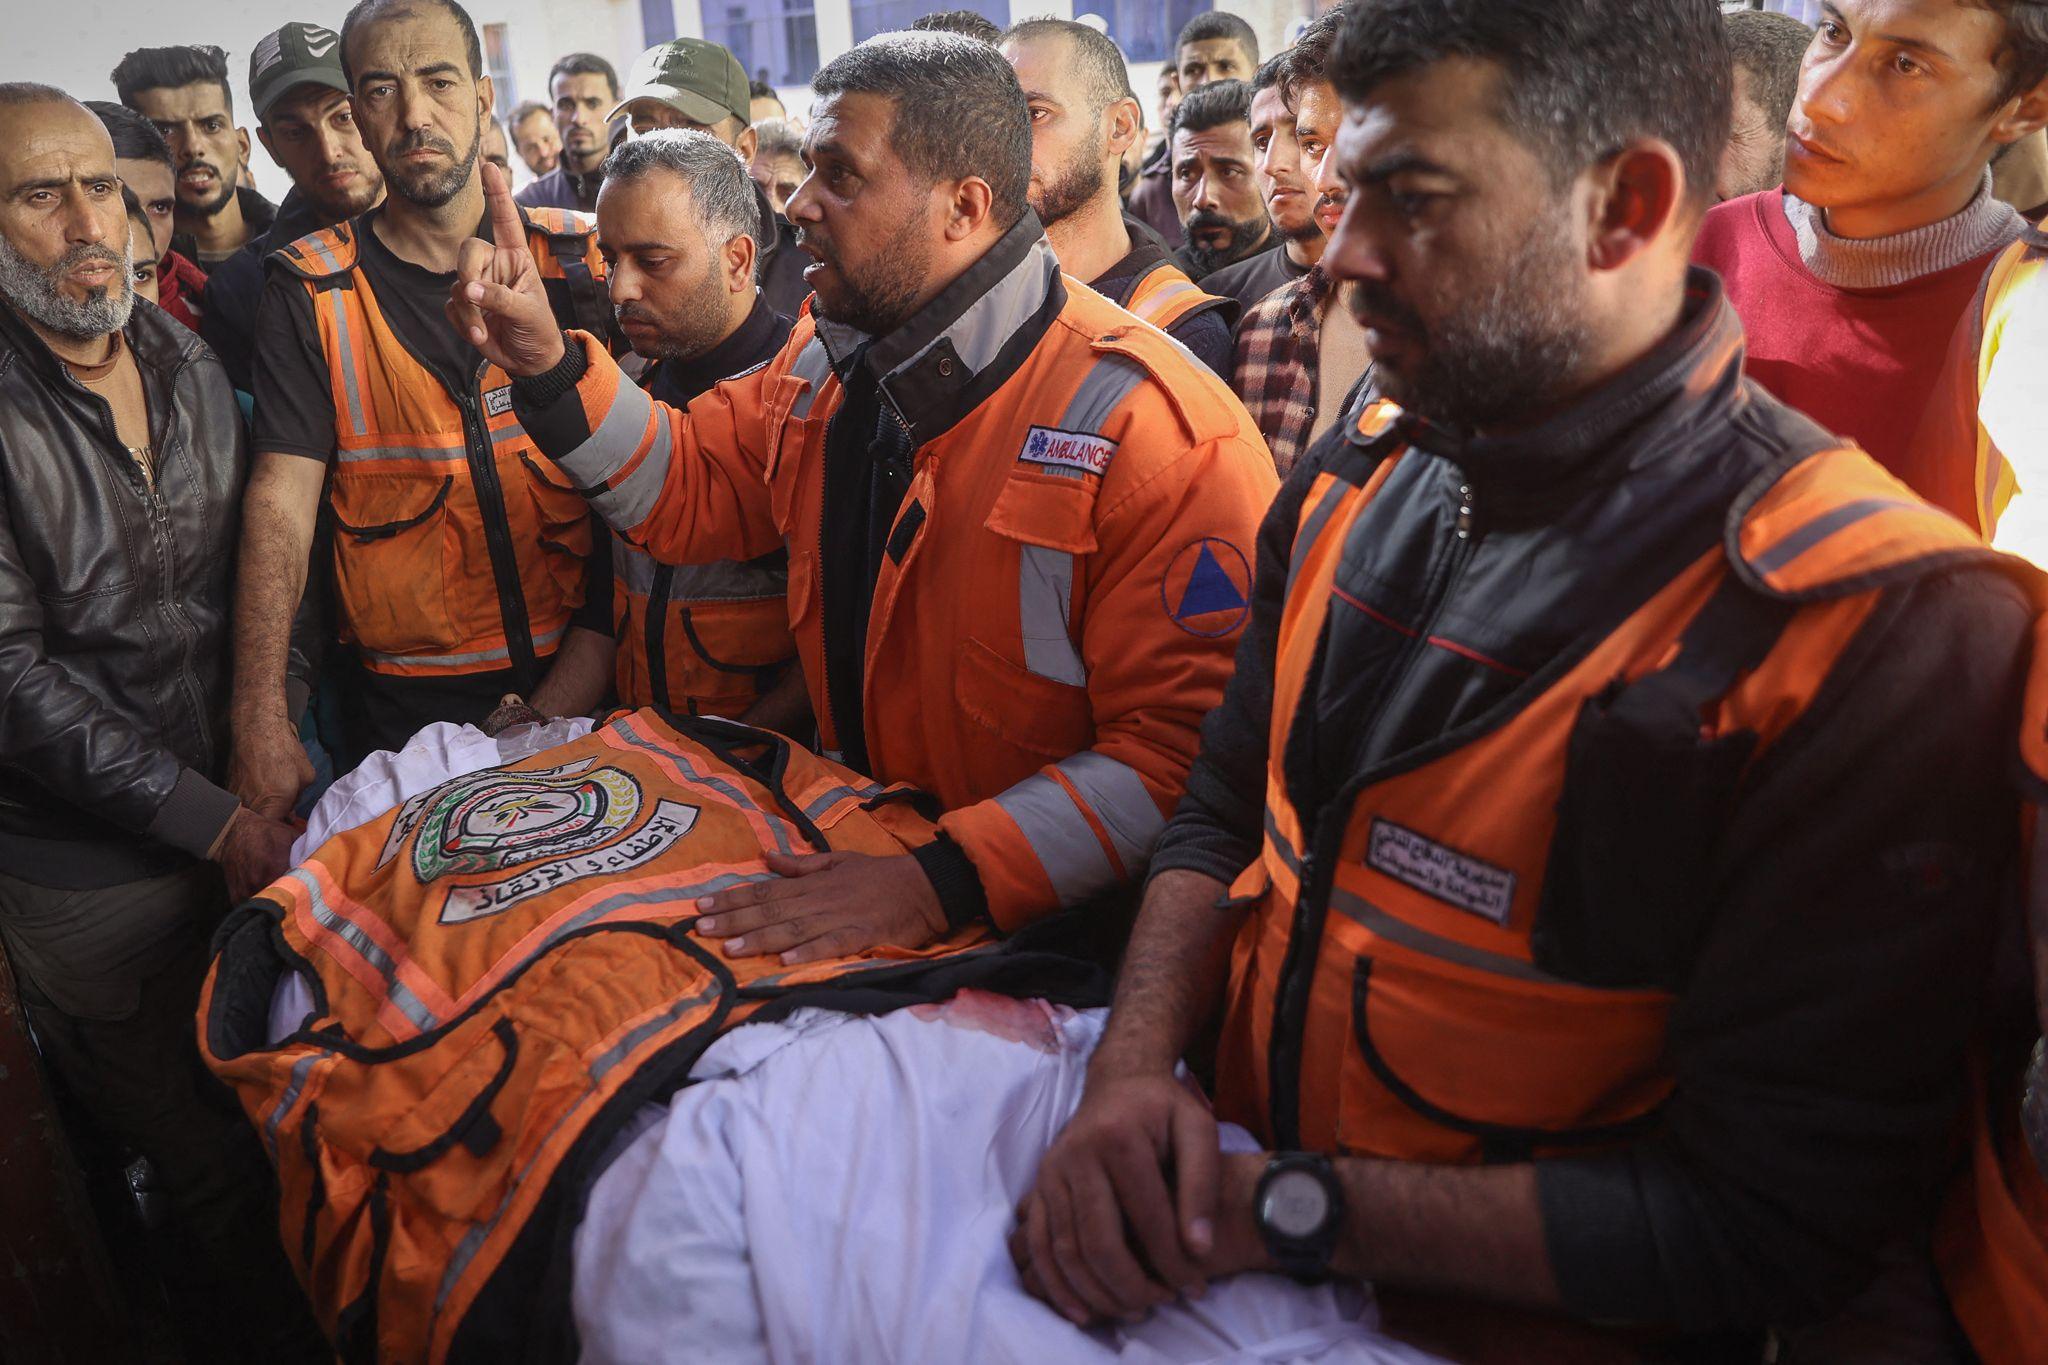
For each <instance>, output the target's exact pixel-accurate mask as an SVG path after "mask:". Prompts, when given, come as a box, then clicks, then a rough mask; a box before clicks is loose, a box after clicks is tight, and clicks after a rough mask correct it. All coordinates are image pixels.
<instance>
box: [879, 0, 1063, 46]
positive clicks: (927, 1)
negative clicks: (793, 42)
mask: <svg viewBox="0 0 2048 1365" xmlns="http://www.w3.org/2000/svg"><path fill="white" fill-rule="evenodd" d="M936 9H971V10H973V11H974V12H975V13H976V14H979V15H981V16H982V17H983V18H985V19H987V20H988V21H989V22H990V23H992V24H994V25H995V26H996V27H997V28H1008V27H1009V26H1010V0H853V40H854V41H855V42H856V43H860V42H866V41H867V40H868V39H869V38H872V37H874V36H875V35H876V34H877V33H893V32H895V31H896V30H897V29H903V28H909V27H910V21H911V20H913V19H917V18H921V17H923V16H924V15H927V14H930V13H931V12H932V11H933V10H936ZM1026 13H1029V11H1028V10H1027V11H1026Z"/></svg>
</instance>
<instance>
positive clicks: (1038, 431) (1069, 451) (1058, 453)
mask: <svg viewBox="0 0 2048 1365" xmlns="http://www.w3.org/2000/svg"><path fill="white" fill-rule="evenodd" d="M1114 454H1116V442H1115V441H1112V440H1108V439H1107V438H1105V437H1101V436H1090V435H1089V434H1088V433H1087V432H1085V431H1061V430H1059V429H1058V428H1057V427H1033V428H1031V430H1030V431H1029V432H1027V433H1026V434H1025V437H1024V449H1022V450H1021V451H1019V452H1017V458H1018V459H1019V460H1028V461H1030V462H1031V463H1032V464H1049V465H1055V466H1057V467H1059V468H1061V469H1078V470H1081V471H1082V472H1083V473H1087V474H1100V473H1102V472H1103V471H1104V470H1106V469H1108V468H1109V457H1110V456H1112V455H1114Z"/></svg>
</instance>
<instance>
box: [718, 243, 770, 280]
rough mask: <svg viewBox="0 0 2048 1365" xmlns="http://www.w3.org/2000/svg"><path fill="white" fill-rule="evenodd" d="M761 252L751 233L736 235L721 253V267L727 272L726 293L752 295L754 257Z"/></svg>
mask: <svg viewBox="0 0 2048 1365" xmlns="http://www.w3.org/2000/svg"><path fill="white" fill-rule="evenodd" d="M759 250H760V246H759V244H758V243H756V242H755V241H754V234H753V233H751V232H738V233H734V234H733V237H732V240H730V241H728V242H727V243H726V244H725V250H724V251H722V252H720V253H719V265H720V266H721V267H722V268H723V269H724V271H725V291H726V292H727V293H728V294H740V293H749V294H750V293H752V292H753V290H754V256H755V253H757V252H758V251H759Z"/></svg>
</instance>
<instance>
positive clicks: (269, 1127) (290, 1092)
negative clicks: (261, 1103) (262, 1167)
mask: <svg viewBox="0 0 2048 1365" xmlns="http://www.w3.org/2000/svg"><path fill="white" fill-rule="evenodd" d="M296 1031H297V1030H294V1032H296ZM333 1055H334V1054H333V1053H332V1052H329V1051H327V1050H326V1049H325V1048H322V1049H321V1050H320V1051H318V1052H314V1053H311V1054H309V1055H307V1056H304V1057H301V1058H299V1060H297V1061H296V1062H293V1063H292V1072H291V1076H290V1078H289V1079H288V1080H287V1081H286V1082H285V1087H284V1094H282V1095H280V1096H278V1100H277V1107H276V1108H274V1109H272V1110H271V1111H270V1114H269V1116H268V1117H267V1118H265V1119H264V1120H263V1145H264V1146H266V1147H268V1148H269V1149H270V1159H271V1161H272V1162H275V1161H276V1160H277V1130H278V1127H279V1126H280V1125H281V1124H283V1122H284V1120H285V1116H286V1115H288V1114H290V1113H291V1112H292V1107H293V1106H294V1105H296V1104H297V1103H298V1102H299V1092H300V1091H302V1090H304V1089H305V1088H306V1076H307V1074H308V1073H309V1072H311V1071H312V1069H313V1066H314V1064H315V1063H317V1062H319V1061H320V1060H321V1059H322V1058H323V1057H332V1056H333Z"/></svg>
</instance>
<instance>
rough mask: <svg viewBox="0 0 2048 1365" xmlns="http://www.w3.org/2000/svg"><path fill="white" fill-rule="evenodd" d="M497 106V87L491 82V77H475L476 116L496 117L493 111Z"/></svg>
mask: <svg viewBox="0 0 2048 1365" xmlns="http://www.w3.org/2000/svg"><path fill="white" fill-rule="evenodd" d="M497 107H498V88H497V87H496V86H495V85H493V84H491V78H490V77H489V76H479V77H477V82H476V116H477V117H478V118H495V117H497V115H496V113H495V110H496V109H497ZM478 131H479V132H481V131H482V130H481V129H479V130H478Z"/></svg>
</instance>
